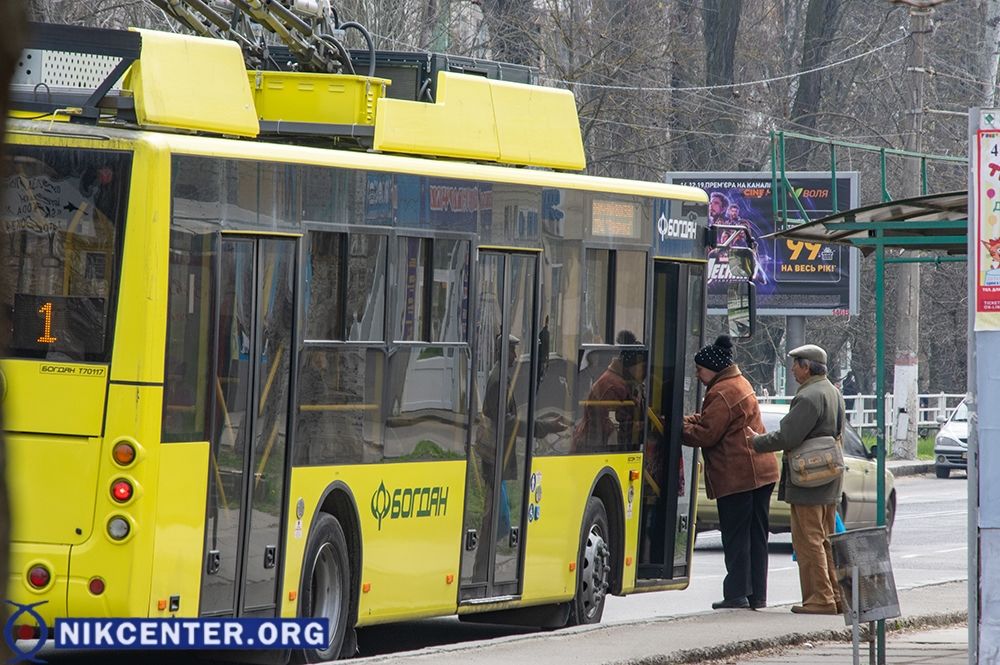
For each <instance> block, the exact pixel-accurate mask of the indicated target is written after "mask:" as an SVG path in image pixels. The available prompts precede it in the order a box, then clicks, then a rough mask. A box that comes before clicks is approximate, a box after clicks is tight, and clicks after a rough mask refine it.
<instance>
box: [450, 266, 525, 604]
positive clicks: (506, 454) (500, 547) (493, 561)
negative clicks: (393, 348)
mask: <svg viewBox="0 0 1000 665" xmlns="http://www.w3.org/2000/svg"><path fill="white" fill-rule="evenodd" d="M478 267H479V278H478V289H477V292H476V298H477V307H476V325H475V354H476V356H475V362H474V367H475V386H476V388H475V392H474V400H473V405H472V408H473V413H474V414H475V420H474V424H473V432H472V446H471V449H470V459H469V465H468V467H467V477H466V501H465V516H464V531H463V536H462V537H463V542H462V574H461V591H460V598H461V600H462V601H464V602H475V601H477V600H491V599H492V600H496V599H499V598H504V597H511V596H516V595H518V594H519V593H520V581H521V571H522V563H523V562H522V556H523V551H524V547H523V546H524V528H523V526H522V525H523V524H524V520H525V515H526V514H525V511H526V509H527V502H526V501H524V495H525V491H526V477H527V469H528V468H529V465H530V463H531V460H530V459H529V458H530V447H529V446H528V445H527V442H528V441H529V440H530V437H531V427H532V420H533V418H532V410H533V408H534V391H535V382H534V381H532V380H531V377H533V376H535V363H536V362H537V359H536V355H537V350H536V344H535V343H534V340H535V339H536V336H537V333H536V329H537V321H536V319H537V313H536V309H537V308H536V301H537V294H538V256H537V254H534V253H518V252H502V251H486V250H480V252H479V261H478Z"/></svg>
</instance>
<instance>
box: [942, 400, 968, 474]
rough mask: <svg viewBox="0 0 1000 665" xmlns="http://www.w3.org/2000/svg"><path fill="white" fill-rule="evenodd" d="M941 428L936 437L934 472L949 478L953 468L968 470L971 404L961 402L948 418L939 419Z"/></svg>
mask: <svg viewBox="0 0 1000 665" xmlns="http://www.w3.org/2000/svg"><path fill="white" fill-rule="evenodd" d="M939 420H940V422H941V429H939V430H938V433H937V436H936V437H935V438H934V473H936V474H937V477H938V478H947V477H948V476H949V475H951V470H952V469H959V470H961V471H966V469H967V465H968V458H969V405H968V404H966V402H965V400H962V403H961V404H959V405H958V406H957V407H956V408H955V410H954V411H952V412H951V415H950V416H949V417H948V419H947V420H944V419H943V418H941V419H939Z"/></svg>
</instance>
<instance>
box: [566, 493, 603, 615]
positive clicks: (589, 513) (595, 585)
mask: <svg viewBox="0 0 1000 665" xmlns="http://www.w3.org/2000/svg"><path fill="white" fill-rule="evenodd" d="M610 536H611V530H610V529H609V528H608V512H607V510H605V508H604V502H603V501H601V500H600V499H598V498H597V497H593V496H592V497H590V499H588V500H587V509H586V510H585V511H584V513H583V528H582V529H581V531H580V550H579V553H578V554H577V558H576V569H577V576H576V595H574V596H573V601H572V602H571V603H570V612H569V622H568V625H570V626H581V625H584V624H592V623H600V621H601V617H602V616H603V615H604V601H605V599H606V598H607V595H608V589H610V587H611V543H610Z"/></svg>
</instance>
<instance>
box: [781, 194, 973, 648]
mask: <svg viewBox="0 0 1000 665" xmlns="http://www.w3.org/2000/svg"><path fill="white" fill-rule="evenodd" d="M968 201H969V197H968V192H967V191H965V190H961V191H953V192H945V193H939V194H926V195H923V196H917V197H913V198H908V199H899V200H895V201H888V202H885V203H878V204H874V205H869V206H864V207H861V208H855V209H853V210H847V211H843V212H838V213H836V214H833V215H829V216H827V217H824V218H822V219H818V220H816V221H812V222H808V223H805V224H801V225H799V226H794V227H791V228H788V229H786V230H784V231H779V232H777V233H774V234H772V235H771V236H770V237H773V238H778V239H793V240H798V241H806V242H819V243H833V244H841V245H848V246H852V247H857V248H858V249H860V250H861V252H862V254H864V255H865V256H870V255H872V254H874V255H875V394H876V395H879V396H882V395H885V392H886V385H885V274H886V266H888V265H892V264H900V263H943V262H952V261H961V262H964V261H966V258H967V255H968V251H969V240H968V228H969V221H968V217H969V213H968ZM890 250H911V251H912V250H917V251H919V252H921V253H920V254H911V253H910V252H903V253H901V254H899V255H897V254H896V253H893V254H892V255H890V253H889V251H890ZM970 345H971V342H970ZM876 403H877V407H876V408H877V413H876V446H877V451H876V453H877V454H876V458H877V462H878V473H877V483H878V485H877V504H876V515H877V524H878V525H879V526H884V525H885V457H886V437H885V432H886V427H885V421H886V413H885V401H884V400H882V399H877V400H876ZM971 446H972V442H971V440H970V455H969V457H970V460H969V492H970V501H969V505H970V510H969V520H970V530H969V556H970V568H969V570H970V571H974V570H976V569H977V568H976V565H977V564H976V563H975V561H974V560H973V557H976V549H977V548H976V535H975V534H976V531H975V516H974V514H975V511H974V510H973V509H972V506H973V505H974V501H973V500H972V499H973V494H972V493H973V491H974V488H975V487H976V484H977V481H976V480H974V473H975V470H974V466H975V464H974V461H973V459H972V457H973V455H972V448H971ZM970 588H971V586H970ZM973 604H974V594H970V600H969V607H970V614H969V617H970V619H969V621H970V636H971V631H972V625H973V623H974V620H973V616H974V609H973ZM971 646H972V639H970V647H971ZM877 653H878V657H879V660H878V662H880V663H884V662H885V622H884V621H880V622H879V624H878V644H877Z"/></svg>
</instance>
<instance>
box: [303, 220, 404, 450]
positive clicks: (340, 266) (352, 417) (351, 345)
mask: <svg viewBox="0 0 1000 665" xmlns="http://www.w3.org/2000/svg"><path fill="white" fill-rule="evenodd" d="M387 246H388V240H387V238H386V236H384V235H379V234H368V233H351V234H347V233H334V232H325V231H311V232H310V233H309V256H308V258H307V259H306V277H305V292H304V294H303V299H304V301H305V339H306V342H305V344H304V347H303V349H302V352H301V354H300V360H299V391H298V395H299V404H298V405H297V409H296V421H297V429H296V439H295V457H294V461H295V463H296V464H309V465H319V464H359V463H366V462H380V461H382V459H383V457H384V454H383V449H382V448H383V436H382V428H383V422H382V419H383V415H382V414H383V410H382V394H383V392H384V389H385V384H384V377H385V369H384V368H385V348H384V344H385V343H384V329H385V324H384V320H385V297H386V296H385V294H386V289H385V278H386V251H387Z"/></svg>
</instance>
